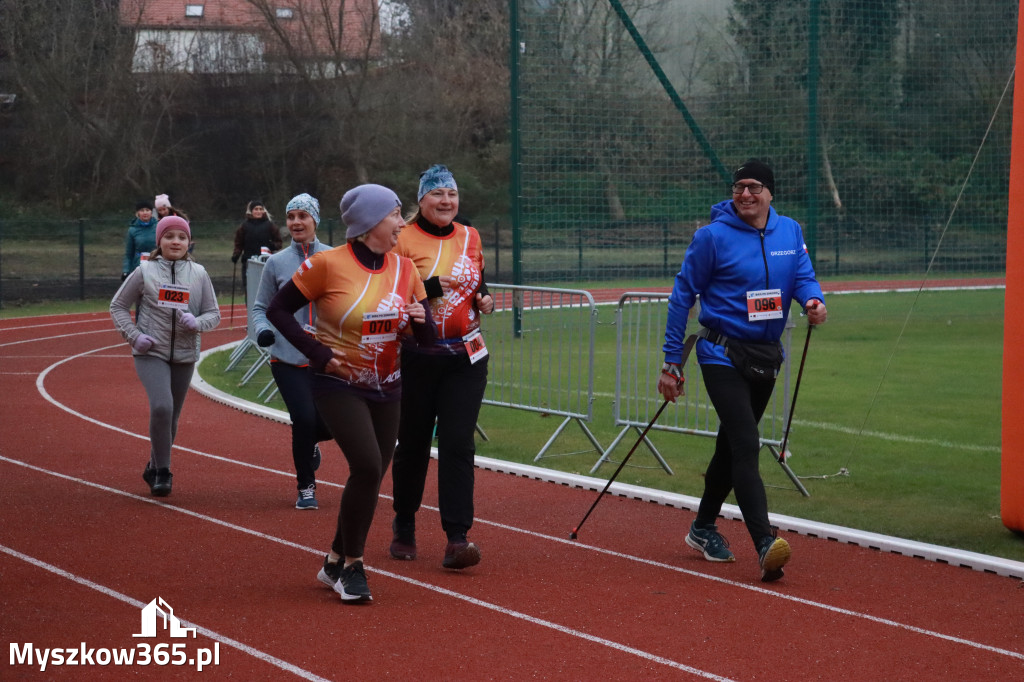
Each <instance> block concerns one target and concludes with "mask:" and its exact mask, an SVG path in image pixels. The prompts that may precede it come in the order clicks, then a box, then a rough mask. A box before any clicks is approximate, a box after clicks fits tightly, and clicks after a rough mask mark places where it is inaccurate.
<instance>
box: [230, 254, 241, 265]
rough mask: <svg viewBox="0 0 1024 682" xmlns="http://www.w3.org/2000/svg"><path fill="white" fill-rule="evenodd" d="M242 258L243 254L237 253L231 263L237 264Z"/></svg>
mask: <svg viewBox="0 0 1024 682" xmlns="http://www.w3.org/2000/svg"><path fill="white" fill-rule="evenodd" d="M241 256H242V254H240V253H236V254H235V255H233V256H231V262H232V263H237V262H238V259H239V258H241Z"/></svg>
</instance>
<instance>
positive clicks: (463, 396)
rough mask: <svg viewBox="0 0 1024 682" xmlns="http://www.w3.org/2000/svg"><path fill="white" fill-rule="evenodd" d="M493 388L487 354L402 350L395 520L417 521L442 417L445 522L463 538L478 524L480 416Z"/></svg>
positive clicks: (448, 529) (439, 464) (449, 532)
mask: <svg viewBox="0 0 1024 682" xmlns="http://www.w3.org/2000/svg"><path fill="white" fill-rule="evenodd" d="M486 388H487V358H486V357H485V358H483V359H481V360H480V361H479V362H477V363H476V364H471V363H470V362H469V358H468V357H467V356H466V355H465V354H457V355H456V354H452V355H428V354H426V353H416V352H411V351H407V350H403V351H402V419H401V426H400V427H399V431H398V449H397V450H396V451H395V465H394V469H393V470H392V472H391V476H392V478H393V480H394V496H395V499H394V510H395V520H396V522H397V523H398V524H399V525H405V526H408V525H410V524H412V523H414V518H415V514H416V512H417V511H419V508H420V503H421V502H422V501H423V488H424V485H425V484H426V480H427V468H428V465H429V463H430V443H431V441H432V440H433V437H434V422H435V420H436V422H437V489H438V490H437V495H438V508H439V509H440V512H441V528H442V529H443V530H444V531H445V534H446V535H447V536H448V537H449V539H454V538H461V537H462V536H465V534H466V533H467V532H469V529H470V527H471V526H472V525H473V484H474V474H475V466H476V464H475V456H476V441H475V440H474V439H475V432H476V420H477V417H478V416H479V415H480V403H481V402H482V401H483V398H484V391H485V390H486Z"/></svg>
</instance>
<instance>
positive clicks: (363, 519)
mask: <svg viewBox="0 0 1024 682" xmlns="http://www.w3.org/2000/svg"><path fill="white" fill-rule="evenodd" d="M315 401H316V407H317V409H318V410H319V411H320V415H321V416H322V417H323V419H324V422H325V423H326V424H327V427H328V428H329V429H330V431H331V434H332V435H333V436H334V440H335V442H336V443H337V444H338V446H339V447H340V448H341V451H342V453H343V454H344V455H345V459H346V461H348V480H347V481H346V482H345V490H344V492H342V494H341V507H340V508H339V509H338V527H337V530H336V531H335V533H334V542H332V543H331V549H332V550H333V551H334V552H336V553H338V554H340V555H341V556H343V557H361V556H363V551H364V549H365V547H366V536H367V534H368V533H369V532H370V524H371V523H372V522H373V514H374V512H375V511H376V510H377V497H378V495H379V494H380V482H381V480H382V479H383V478H384V472H386V471H387V470H388V466H389V465H390V464H391V457H392V456H393V455H394V454H395V439H396V438H397V437H398V412H399V409H400V403H399V401H398V400H392V401H391V402H386V403H381V402H375V401H373V400H368V399H366V398H363V397H361V396H357V395H354V394H351V393H347V392H343V391H332V392H329V393H320V394H317V395H316V396H315Z"/></svg>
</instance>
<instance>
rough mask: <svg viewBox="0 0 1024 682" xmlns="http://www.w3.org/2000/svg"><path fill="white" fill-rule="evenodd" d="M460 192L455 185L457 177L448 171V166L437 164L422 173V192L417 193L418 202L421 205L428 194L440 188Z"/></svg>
mask: <svg viewBox="0 0 1024 682" xmlns="http://www.w3.org/2000/svg"><path fill="white" fill-rule="evenodd" d="M442 187H444V188H446V189H454V190H455V191H458V190H459V186H458V185H456V184H455V176H454V175H452V172H451V171H450V170H448V166H442V165H441V164H439V163H435V164H434V165H433V166H431V167H430V168H428V169H427V170H425V171H423V172H422V173H420V190H419V192H417V193H416V202H417V203H419V201H420V199H422V198H423V195H425V194H426V193H427V192H430V191H432V190H435V189H440V188H442Z"/></svg>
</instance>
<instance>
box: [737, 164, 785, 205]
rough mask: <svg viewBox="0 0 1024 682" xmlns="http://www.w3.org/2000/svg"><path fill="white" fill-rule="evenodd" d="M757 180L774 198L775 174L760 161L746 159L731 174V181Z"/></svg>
mask: <svg viewBox="0 0 1024 682" xmlns="http://www.w3.org/2000/svg"><path fill="white" fill-rule="evenodd" d="M738 180H757V181H758V182H760V183H761V184H762V185H764V186H765V187H767V188H768V191H769V192H771V193H772V196H775V173H773V172H772V167H771V166H769V165H768V164H767V163H765V162H764V161H761V160H760V159H747V160H746V161H744V162H743V165H742V166H740V167H739V168H737V169H736V170H735V171H734V172H733V174H732V181H733V182H734V183H735V182H736V181H738Z"/></svg>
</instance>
